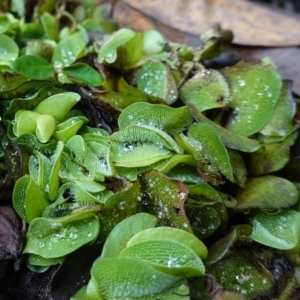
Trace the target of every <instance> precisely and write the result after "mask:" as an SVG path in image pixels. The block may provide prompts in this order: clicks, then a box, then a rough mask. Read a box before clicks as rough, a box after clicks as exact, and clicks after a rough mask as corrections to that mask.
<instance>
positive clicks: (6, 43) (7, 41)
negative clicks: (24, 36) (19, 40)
mask: <svg viewBox="0 0 300 300" xmlns="http://www.w3.org/2000/svg"><path fill="white" fill-rule="evenodd" d="M18 56H19V47H18V45H17V44H16V43H15V41H14V40H13V39H12V38H10V37H9V36H7V35H6V34H4V33H0V62H1V63H3V62H11V61H14V60H15V59H16V58H17V57H18ZM27 67H28V66H27Z"/></svg>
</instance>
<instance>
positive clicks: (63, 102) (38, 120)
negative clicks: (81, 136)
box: [13, 92, 83, 143]
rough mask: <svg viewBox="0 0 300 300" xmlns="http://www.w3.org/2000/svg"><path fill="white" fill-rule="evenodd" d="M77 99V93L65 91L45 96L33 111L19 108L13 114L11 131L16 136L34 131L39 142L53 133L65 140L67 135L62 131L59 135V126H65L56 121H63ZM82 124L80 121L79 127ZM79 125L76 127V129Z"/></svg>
mask: <svg viewBox="0 0 300 300" xmlns="http://www.w3.org/2000/svg"><path fill="white" fill-rule="evenodd" d="M79 100H80V96H79V94H77V93H73V92H65V93H59V94H55V95H52V96H50V97H48V98H46V99H45V100H43V101H42V102H40V103H39V104H38V105H37V106H36V107H35V109H34V110H33V111H29V110H19V111H18V112H17V113H16V115H15V120H14V124H13V133H14V134H15V136H17V137H19V136H21V135H23V134H25V133H35V134H36V137H37V139H38V140H39V141H40V142H41V143H46V142H48V141H49V139H50V138H51V137H52V135H53V134H54V136H55V137H56V138H57V139H58V140H65V139H66V138H67V137H68V135H66V133H65V132H64V134H63V136H62V137H61V134H60V131H61V127H66V126H65V125H63V123H62V124H59V125H57V122H63V121H64V120H65V118H66V117H67V115H68V113H69V111H70V110H71V108H72V107H73V106H74V105H75V104H76V103H77V102H78V101H79ZM71 122H72V120H71ZM82 124H83V122H81V123H80V126H79V127H81V125H82ZM67 127H68V128H69V127H70V126H67ZM79 127H78V128H76V131H77V130H78V129H79ZM55 131H56V132H55ZM76 131H75V132H76Z"/></svg>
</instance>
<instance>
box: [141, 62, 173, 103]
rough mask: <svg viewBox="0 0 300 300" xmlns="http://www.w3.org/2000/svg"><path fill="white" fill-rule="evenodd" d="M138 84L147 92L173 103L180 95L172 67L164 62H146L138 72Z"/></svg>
mask: <svg viewBox="0 0 300 300" xmlns="http://www.w3.org/2000/svg"><path fill="white" fill-rule="evenodd" d="M137 86H138V88H139V89H141V90H142V91H144V92H145V93H147V94H149V95H151V96H155V97H159V98H161V99H163V100H165V102H166V103H167V104H169V105H170V104H172V103H174V102H175V101H176V99H177V97H178V90H177V86H176V82H175V79H174V77H173V75H172V72H171V69H170V67H169V66H168V65H167V64H164V63H162V62H158V63H154V62H151V61H148V62H146V63H145V64H144V65H143V66H142V67H141V69H140V70H139V73H138V79H137Z"/></svg>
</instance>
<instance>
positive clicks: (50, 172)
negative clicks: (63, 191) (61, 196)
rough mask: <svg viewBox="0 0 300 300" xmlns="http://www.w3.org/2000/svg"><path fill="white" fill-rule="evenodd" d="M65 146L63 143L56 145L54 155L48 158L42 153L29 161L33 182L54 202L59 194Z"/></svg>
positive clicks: (38, 153) (37, 153)
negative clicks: (60, 172)
mask: <svg viewBox="0 0 300 300" xmlns="http://www.w3.org/2000/svg"><path fill="white" fill-rule="evenodd" d="M63 148H64V145H63V143H62V142H58V143H57V144H56V149H55V151H54V153H53V155H52V156H51V157H50V158H48V157H47V156H45V155H44V154H43V153H41V152H36V156H34V155H32V156H31V157H30V160H29V172H30V175H31V177H32V178H33V180H34V181H35V183H36V184H38V185H39V187H40V188H41V189H42V190H43V191H44V192H45V193H46V194H47V195H48V198H49V200H51V201H53V200H54V199H55V198H56V196H57V192H58V188H59V178H58V173H59V170H60V167H61V156H62V151H63Z"/></svg>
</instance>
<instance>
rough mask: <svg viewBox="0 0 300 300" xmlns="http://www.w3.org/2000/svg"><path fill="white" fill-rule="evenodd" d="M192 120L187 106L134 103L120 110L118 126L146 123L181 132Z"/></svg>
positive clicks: (170, 131)
mask: <svg viewBox="0 0 300 300" xmlns="http://www.w3.org/2000/svg"><path fill="white" fill-rule="evenodd" d="M192 121H193V118H192V116H191V114H190V113H189V111H188V109H187V107H185V106H183V107H178V108H173V107H169V106H166V105H160V104H149V103H142V102H140V103H135V104H132V105H130V106H128V107H127V108H126V109H124V110H123V111H122V113H121V114H120V116H119V118H118V124H119V128H120V129H123V128H125V127H127V126H130V125H146V126H153V127H156V128H159V129H162V130H164V131H166V132H168V133H173V132H181V131H183V130H184V129H185V128H186V127H187V126H188V125H190V124H191V123H192Z"/></svg>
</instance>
